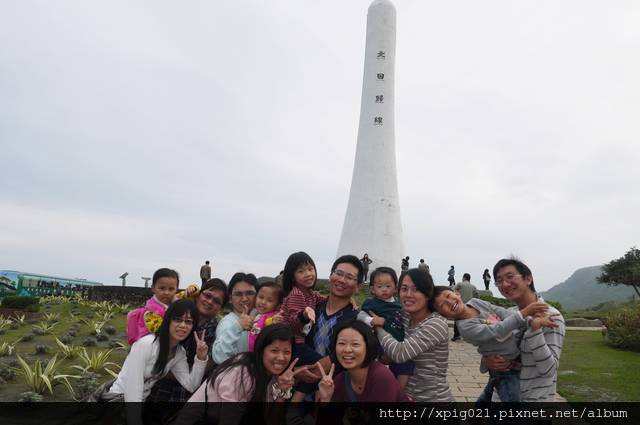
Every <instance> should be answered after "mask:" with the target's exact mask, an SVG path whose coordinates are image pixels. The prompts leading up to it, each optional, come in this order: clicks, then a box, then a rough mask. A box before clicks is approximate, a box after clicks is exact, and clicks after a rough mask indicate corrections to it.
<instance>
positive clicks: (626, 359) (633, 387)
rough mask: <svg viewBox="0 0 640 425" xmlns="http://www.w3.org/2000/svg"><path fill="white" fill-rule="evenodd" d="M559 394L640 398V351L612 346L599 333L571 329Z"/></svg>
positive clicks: (576, 397)
mask: <svg viewBox="0 0 640 425" xmlns="http://www.w3.org/2000/svg"><path fill="white" fill-rule="evenodd" d="M558 393H560V395H562V396H563V397H565V398H566V399H567V400H569V401H640V353H634V352H631V351H623V350H618V349H615V348H611V347H609V346H608V345H606V344H605V342H604V338H603V337H602V335H601V334H600V333H599V332H589V331H567V335H566V337H565V340H564V347H563V349H562V357H561V358H560V371H559V372H558Z"/></svg>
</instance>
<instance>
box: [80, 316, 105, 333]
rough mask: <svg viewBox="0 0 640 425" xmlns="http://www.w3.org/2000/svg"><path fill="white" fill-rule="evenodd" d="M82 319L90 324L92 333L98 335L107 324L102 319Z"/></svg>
mask: <svg viewBox="0 0 640 425" xmlns="http://www.w3.org/2000/svg"><path fill="white" fill-rule="evenodd" d="M81 321H82V323H84V324H85V325H87V326H89V328H90V329H91V333H92V334H96V335H97V334H100V333H102V328H103V327H104V325H105V322H103V321H102V320H87V319H82V320H81Z"/></svg>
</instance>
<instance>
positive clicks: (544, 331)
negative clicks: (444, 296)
mask: <svg viewBox="0 0 640 425" xmlns="http://www.w3.org/2000/svg"><path fill="white" fill-rule="evenodd" d="M493 276H494V277H495V280H496V286H497V287H498V289H499V290H500V293H501V294H502V295H504V297H505V298H507V299H508V300H510V301H512V302H514V303H515V304H516V307H512V309H513V310H519V309H522V308H524V307H526V306H527V305H529V304H531V303H532V302H535V301H536V300H540V301H542V299H541V298H539V297H538V294H536V289H535V287H534V285H533V274H532V273H531V270H530V269H529V267H527V265H526V264H524V263H523V262H522V261H520V260H518V259H515V258H508V259H507V258H503V259H502V260H500V261H498V263H497V264H496V265H495V266H494V268H493ZM547 312H548V313H549V314H550V315H552V316H554V317H553V321H554V322H555V323H556V324H557V325H558V327H557V328H542V327H541V323H540V322H541V320H540V318H538V317H529V318H527V325H526V327H523V328H522V329H520V330H519V331H518V334H517V338H518V340H519V341H520V343H519V344H518V345H519V348H520V356H521V359H520V360H521V361H520V363H521V367H522V369H521V371H520V393H521V400H522V401H555V394H556V382H557V375H558V367H559V366H560V353H561V352H562V343H563V341H564V333H565V327H564V318H563V317H562V315H561V314H560V312H559V311H558V310H556V309H555V308H554V307H552V306H549V308H548V310H547ZM515 366H517V364H516V363H515V362H513V361H512V360H509V359H505V358H504V357H502V356H485V357H483V358H482V364H481V366H480V369H481V370H483V371H485V370H486V369H493V370H496V371H507V370H510V369H511V368H512V367H515Z"/></svg>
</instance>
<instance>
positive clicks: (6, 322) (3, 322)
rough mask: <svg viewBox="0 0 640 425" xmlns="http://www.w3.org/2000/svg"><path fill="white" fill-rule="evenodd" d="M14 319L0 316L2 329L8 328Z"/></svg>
mask: <svg viewBox="0 0 640 425" xmlns="http://www.w3.org/2000/svg"><path fill="white" fill-rule="evenodd" d="M12 323H13V321H12V320H11V319H5V318H4V317H0V331H4V330H6V329H7V328H8V327H9V326H11V324H12Z"/></svg>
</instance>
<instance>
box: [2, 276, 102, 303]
mask: <svg viewBox="0 0 640 425" xmlns="http://www.w3.org/2000/svg"><path fill="white" fill-rule="evenodd" d="M92 286H102V283H100V282H93V281H90V280H86V279H69V278H63V277H56V276H47V275H43V274H36V273H23V272H18V271H13V270H0V296H5V295H20V296H32V297H40V296H44V295H66V296H72V295H75V294H77V293H82V292H83V291H85V290H87V289H89V288H90V287H92Z"/></svg>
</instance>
